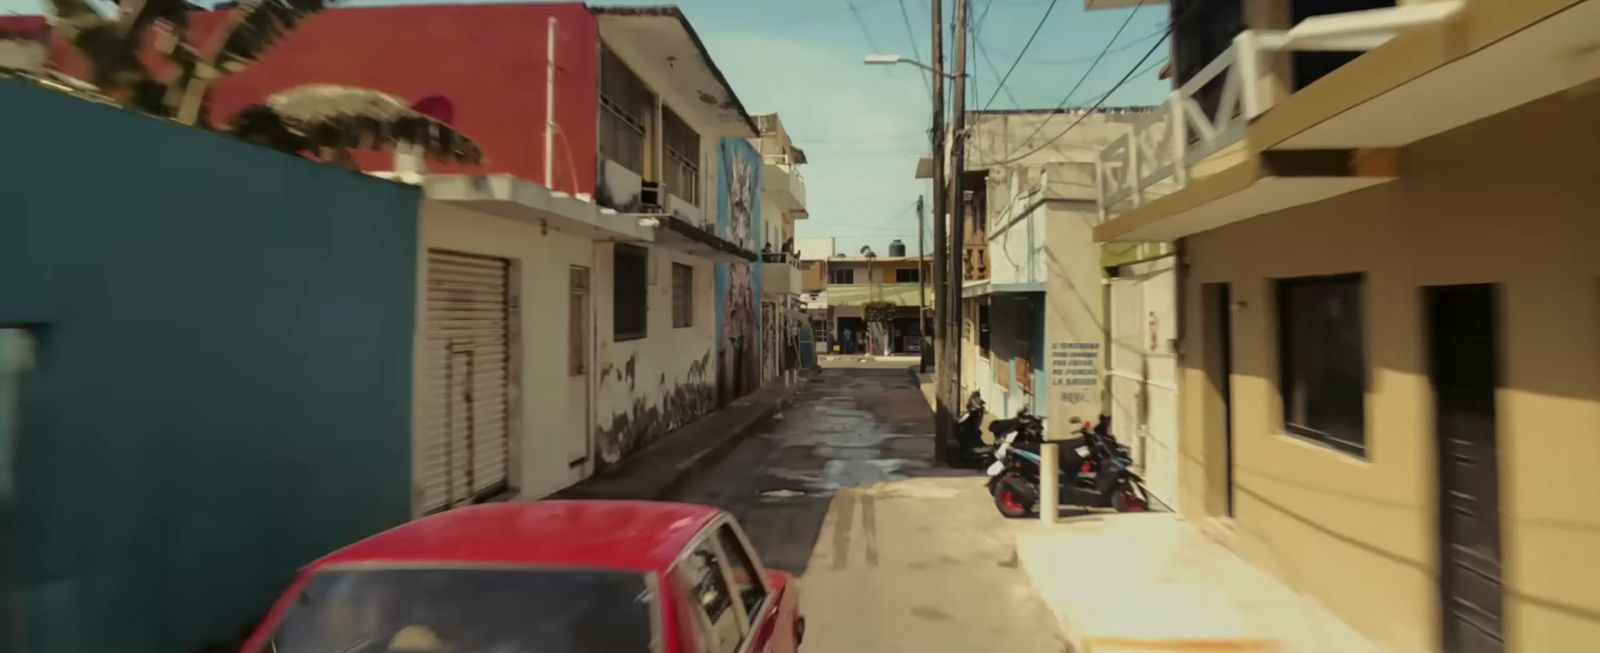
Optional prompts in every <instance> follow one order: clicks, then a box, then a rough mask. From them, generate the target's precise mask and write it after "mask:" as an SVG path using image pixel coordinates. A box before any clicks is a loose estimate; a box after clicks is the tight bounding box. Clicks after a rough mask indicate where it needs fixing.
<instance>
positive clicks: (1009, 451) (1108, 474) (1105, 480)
mask: <svg viewBox="0 0 1600 653" xmlns="http://www.w3.org/2000/svg"><path fill="white" fill-rule="evenodd" d="M1014 440H1015V438H1011V437H1008V438H1007V439H1006V440H1004V441H1002V442H1001V443H1000V445H999V446H998V447H997V448H996V450H995V462H994V464H993V465H990V467H989V493H990V494H991V495H992V496H993V497H994V505H995V508H997V509H999V510H1000V514H1002V515H1005V516H1007V517H1023V516H1026V515H1029V514H1031V513H1033V512H1034V511H1035V510H1036V509H1037V507H1038V503H1039V484H1040V478H1039V468H1040V451H1039V449H1038V448H1036V447H1027V446H1015V444H1014ZM1061 446H1062V449H1061V453H1060V457H1061V467H1060V471H1059V476H1058V478H1057V482H1058V483H1059V484H1060V485H1059V487H1060V491H1059V495H1058V496H1059V497H1060V502H1061V504H1062V505H1077V506H1084V507H1089V508H1106V507H1110V508H1114V509H1116V510H1117V511H1118V512H1145V511H1146V510H1148V509H1149V505H1150V502H1149V495H1148V494H1147V493H1146V492H1145V489H1144V481H1143V479H1140V478H1139V476H1138V475H1137V474H1135V473H1134V472H1133V471H1132V470H1131V469H1129V468H1130V467H1131V466H1132V465H1133V461H1132V459H1131V458H1130V457H1129V456H1128V449H1127V447H1125V446H1122V445H1120V444H1118V443H1117V441H1116V438H1115V437H1113V436H1112V435H1111V429H1110V417H1109V416H1106V415H1102V416H1101V419H1100V424H1099V425H1098V426H1095V427H1092V428H1091V427H1090V426H1089V425H1088V424H1084V425H1083V426H1081V427H1080V428H1079V430H1078V437H1075V438H1072V439H1070V440H1066V441H1064V442H1062V443H1061ZM1030 449H1031V450H1030Z"/></svg>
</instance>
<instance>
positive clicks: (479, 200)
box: [422, 174, 654, 242]
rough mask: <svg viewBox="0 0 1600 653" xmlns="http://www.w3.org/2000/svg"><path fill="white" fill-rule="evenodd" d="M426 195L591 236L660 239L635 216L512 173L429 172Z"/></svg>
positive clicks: (523, 220)
mask: <svg viewBox="0 0 1600 653" xmlns="http://www.w3.org/2000/svg"><path fill="white" fill-rule="evenodd" d="M422 193H423V198H424V199H425V200H431V201H436V202H446V203H449V204H453V205H457V206H462V207H465V208H469V209H472V210H475V211H481V212H483V213H488V214H490V215H495V216H499V217H502V218H507V219H510V220H518V221H522V222H533V223H538V224H543V225H545V226H548V227H549V228H551V229H556V230H559V231H566V232H569V233H574V234H578V235H582V236H586V237H590V238H602V239H609V240H622V241H646V242H648V241H651V240H654V234H653V230H652V229H650V228H649V227H646V226H643V225H641V224H639V220H638V219H636V218H634V217H633V216H629V215H624V214H621V213H617V212H616V211H613V210H611V209H607V208H604V207H601V206H600V205H598V204H595V203H594V202H590V201H586V200H583V199H579V198H577V197H573V196H571V195H568V194H566V193H557V192H551V190H550V189H549V188H546V187H544V186H543V185H541V184H536V183H534V182H531V181H528V180H526V179H522V178H520V177H516V176H514V175H508V174H495V175H436V174H429V175H426V176H425V177H423V181H422Z"/></svg>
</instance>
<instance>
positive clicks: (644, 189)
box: [639, 181, 666, 211]
mask: <svg viewBox="0 0 1600 653" xmlns="http://www.w3.org/2000/svg"><path fill="white" fill-rule="evenodd" d="M665 199H666V198H665V195H664V194H663V193H662V192H661V182H659V181H641V182H639V204H640V205H641V206H643V208H644V210H646V211H650V210H656V211H661V210H663V209H664V208H665V207H666V202H665V201H664V200H665Z"/></svg>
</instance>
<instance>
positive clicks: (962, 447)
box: [945, 392, 1044, 469]
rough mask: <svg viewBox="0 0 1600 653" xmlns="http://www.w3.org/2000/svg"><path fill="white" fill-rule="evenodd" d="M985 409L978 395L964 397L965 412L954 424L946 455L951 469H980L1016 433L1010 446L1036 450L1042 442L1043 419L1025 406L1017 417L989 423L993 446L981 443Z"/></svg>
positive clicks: (946, 460) (985, 405)
mask: <svg viewBox="0 0 1600 653" xmlns="http://www.w3.org/2000/svg"><path fill="white" fill-rule="evenodd" d="M987 410H988V409H987V404H986V403H985V402H984V401H983V397H981V396H979V394H978V393H977V392H973V393H972V395H971V396H969V397H967V410H966V412H964V413H962V414H961V419H959V420H957V421H956V428H955V429H954V433H952V436H953V439H954V441H953V442H951V443H950V446H949V447H948V448H947V449H946V453H945V462H946V463H947V464H949V465H950V466H951V467H969V468H973V469H980V468H982V467H983V466H984V465H985V464H986V463H988V462H990V461H992V460H993V459H994V451H995V447H996V446H997V445H998V443H999V442H1001V441H1002V440H1005V439H1006V437H1007V436H1010V435H1011V434H1013V433H1015V434H1016V436H1015V437H1013V438H1012V440H1013V446H1017V447H1023V448H1031V449H1032V450H1033V451H1038V450H1039V443H1041V442H1044V420H1043V419H1042V418H1040V417H1038V416H1036V415H1034V414H1033V413H1030V412H1028V408H1027V407H1026V406H1024V407H1022V408H1021V409H1020V410H1018V411H1017V416H1016V417H1010V418H1005V419H997V420H995V421H994V422H993V423H991V424H989V433H990V434H991V435H992V436H993V442H995V443H996V444H984V443H983V417H984V414H985V413H986V412H987Z"/></svg>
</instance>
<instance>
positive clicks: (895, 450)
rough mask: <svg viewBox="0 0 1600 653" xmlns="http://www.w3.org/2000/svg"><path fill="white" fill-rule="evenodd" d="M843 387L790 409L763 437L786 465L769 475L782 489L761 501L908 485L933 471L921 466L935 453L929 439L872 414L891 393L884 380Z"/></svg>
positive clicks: (763, 495)
mask: <svg viewBox="0 0 1600 653" xmlns="http://www.w3.org/2000/svg"><path fill="white" fill-rule="evenodd" d="M838 381H839V382H838V383H835V384H834V385H831V386H828V387H826V388H825V389H820V390H821V391H819V392H817V393H816V394H814V395H810V396H807V397H805V398H804V399H802V400H800V401H798V402H796V403H795V404H793V405H792V406H790V407H789V408H788V410H787V411H786V419H784V420H783V421H782V422H781V423H780V424H778V425H776V428H774V429H773V430H772V431H769V432H768V433H767V434H765V435H764V437H766V438H768V439H769V440H771V441H774V442H776V443H777V445H778V447H779V448H780V449H782V450H783V451H784V452H787V453H780V454H779V455H777V456H775V457H774V459H775V460H777V461H782V462H778V463H776V464H770V466H769V467H768V468H767V469H766V470H765V472H766V475H767V476H768V478H769V479H772V480H774V481H777V483H775V484H771V485H769V486H768V487H772V485H777V486H778V487H777V488H776V489H769V490H765V491H762V492H761V498H762V500H764V501H765V500H783V499H793V498H797V497H801V496H829V495H832V494H834V493H836V492H838V491H839V490H841V489H845V488H850V487H857V486H865V485H872V484H874V483H881V482H886V481H897V480H903V479H905V478H908V476H909V475H910V472H912V471H914V470H920V469H925V468H927V467H928V463H927V462H925V461H923V460H921V458H923V457H924V456H927V455H929V454H930V453H931V451H928V450H929V449H931V446H930V443H929V442H927V438H928V436H927V435H915V434H912V433H907V432H905V430H906V426H905V425H904V424H900V423H891V422H886V421H884V420H883V419H882V418H881V416H880V415H876V414H875V411H873V410H870V408H872V407H873V404H872V402H873V401H875V400H876V399H877V398H878V397H881V396H882V395H883V394H884V393H885V392H886V391H887V390H889V389H890V388H888V387H887V386H886V385H885V384H884V383H883V382H882V381H879V380H871V379H849V378H845V379H838ZM811 388H814V389H816V388H817V386H811ZM808 394H809V393H808Z"/></svg>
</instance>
